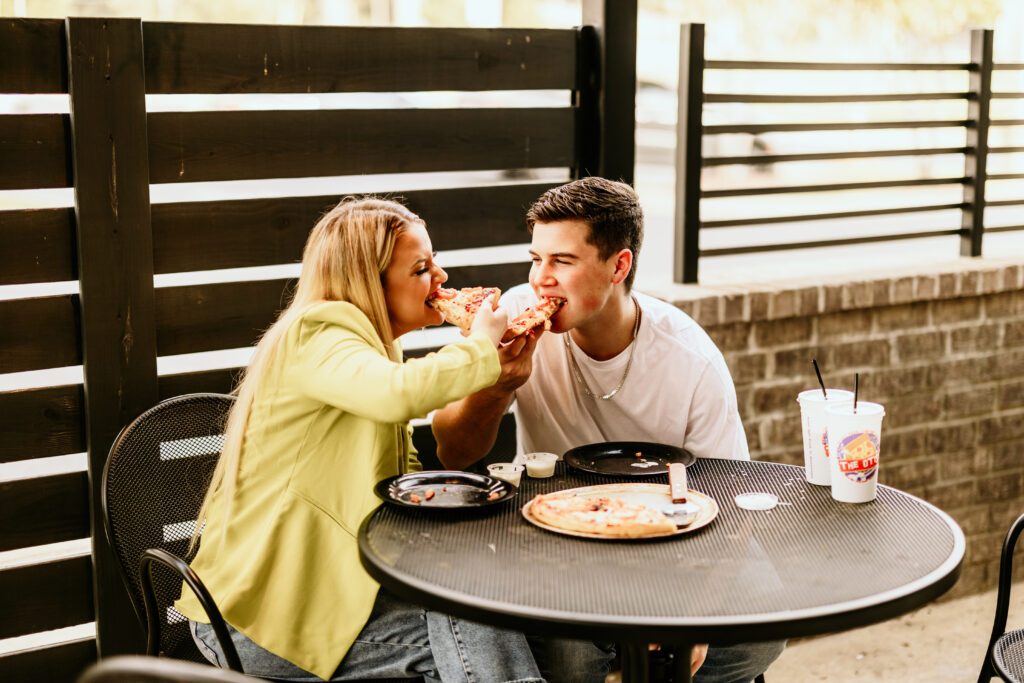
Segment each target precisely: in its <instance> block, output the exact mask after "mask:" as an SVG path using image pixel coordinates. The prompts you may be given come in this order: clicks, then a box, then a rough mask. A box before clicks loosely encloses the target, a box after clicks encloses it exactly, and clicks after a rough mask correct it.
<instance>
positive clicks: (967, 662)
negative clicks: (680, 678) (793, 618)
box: [605, 582, 1024, 683]
mask: <svg viewBox="0 0 1024 683" xmlns="http://www.w3.org/2000/svg"><path fill="white" fill-rule="evenodd" d="M995 609H996V591H995V590H991V591H988V592H986V593H980V594H978V595H971V596H968V597H964V598H957V599H955V600H946V601H944V602H939V603H934V604H931V605H928V606H926V607H922V608H921V609H919V610H916V611H914V612H910V613H909V614H905V615H904V616H902V617H898V618H896V619H891V620H889V621H885V622H882V623H880V624H874V625H872V626H865V627H864V628H858V629H854V630H852V631H843V632H842V633H835V634H832V635H828V636H818V637H813V638H803V639H800V640H796V641H793V642H791V643H790V645H789V646H788V647H787V648H786V651H785V652H783V653H782V656H781V657H779V659H778V660H777V661H776V662H775V663H774V664H773V665H772V666H771V668H769V669H768V671H767V672H765V683H818V682H819V681H827V682H828V683H853V682H858V681H872V682H875V683H974V681H977V680H978V672H979V671H980V670H981V662H982V660H983V659H984V657H985V647H986V646H987V645H988V639H989V636H990V635H991V633H992V619H993V618H994V617H995ZM1007 624H1008V628H1010V629H1015V628H1024V582H1021V583H1017V584H1014V586H1013V590H1012V591H1011V592H1010V614H1009V619H1008V620H1007ZM621 680H622V678H621V676H620V674H619V672H618V671H616V672H613V673H612V674H611V675H609V676H608V678H607V679H606V681H605V683H621ZM994 680H998V679H994Z"/></svg>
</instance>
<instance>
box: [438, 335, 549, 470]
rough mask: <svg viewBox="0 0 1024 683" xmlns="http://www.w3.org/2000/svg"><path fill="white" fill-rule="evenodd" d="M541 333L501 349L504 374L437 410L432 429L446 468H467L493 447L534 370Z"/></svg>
mask: <svg viewBox="0 0 1024 683" xmlns="http://www.w3.org/2000/svg"><path fill="white" fill-rule="evenodd" d="M540 334H541V333H530V334H526V335H523V336H522V337H520V338H519V339H516V340H514V341H512V342H511V343H509V344H508V345H507V346H503V347H501V348H500V349H498V360H499V362H500V363H501V376H500V377H498V381H497V382H495V383H494V385H492V386H490V387H487V388H486V389H481V390H480V391H478V392H476V393H475V394H470V395H469V396H467V397H465V398H463V399H461V400H459V401H453V402H452V403H449V404H448V405H446V406H445V407H444V408H442V409H440V410H438V411H437V412H435V413H434V419H433V421H432V423H431V429H432V430H433V432H434V439H436V440H437V458H438V460H440V461H441V464H442V465H444V466H445V467H446V468H448V469H454V470H461V469H465V468H466V467H469V466H470V465H472V464H473V463H475V462H476V461H478V460H480V459H481V458H482V457H484V456H485V455H487V453H488V452H489V451H490V450H491V448H493V447H494V442H495V440H496V439H497V438H498V427H499V426H500V424H501V418H502V416H503V415H504V414H505V411H506V410H508V407H509V405H510V404H511V403H512V398H513V397H514V396H515V391H516V389H518V388H519V387H521V386H522V385H523V384H525V383H526V380H528V379H529V378H530V373H531V372H532V371H533V352H534V349H536V348H537V339H539V338H540Z"/></svg>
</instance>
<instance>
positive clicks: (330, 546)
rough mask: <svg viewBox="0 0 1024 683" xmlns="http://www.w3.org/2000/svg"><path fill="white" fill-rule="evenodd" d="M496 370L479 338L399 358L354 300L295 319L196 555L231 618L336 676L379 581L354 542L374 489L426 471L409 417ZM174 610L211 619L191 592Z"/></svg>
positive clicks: (309, 666) (494, 358) (265, 642)
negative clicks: (232, 480) (228, 493)
mask: <svg viewBox="0 0 1024 683" xmlns="http://www.w3.org/2000/svg"><path fill="white" fill-rule="evenodd" d="M395 344H396V348H397V345H398V342H395ZM499 371H500V368H499V364H498V355H497V352H496V350H495V349H494V345H493V344H492V343H491V341H490V340H489V339H487V337H486V336H485V335H483V334H480V333H477V334H473V335H471V336H470V337H468V338H467V339H464V340H461V341H458V342H456V343H453V344H449V345H448V346H445V347H444V348H442V349H441V350H440V351H438V352H437V353H433V354H430V355H428V356H426V357H424V358H414V359H410V360H407V361H406V362H404V363H395V362H393V361H391V360H389V359H388V358H387V356H386V354H385V351H384V345H383V343H382V342H381V341H380V338H379V337H378V336H377V334H376V333H375V332H374V330H373V326H372V325H371V324H370V321H369V319H368V318H367V317H366V316H365V315H364V314H363V313H362V312H361V311H360V310H359V309H358V308H356V307H355V306H353V305H352V304H349V303H345V302H327V303H323V304H318V305H316V306H314V307H312V308H311V309H310V310H309V311H308V312H307V313H306V314H305V315H304V316H303V317H302V318H301V319H300V320H298V321H297V322H296V323H295V324H294V325H292V327H291V328H290V329H289V330H288V332H287V335H286V341H285V343H284V346H283V349H282V351H281V352H280V353H279V354H278V356H277V359H276V360H275V362H274V363H273V364H272V366H271V367H270V368H269V369H268V375H267V377H266V380H265V381H264V382H263V384H262V386H260V387H259V388H258V389H257V392H256V397H255V401H254V404H253V407H252V412H251V414H250V416H249V424H248V427H247V428H246V431H245V439H244V442H243V450H242V460H241V467H240V470H239V476H238V484H237V487H236V490H235V493H234V497H233V502H232V506H231V512H230V519H228V520H227V523H226V524H225V519H224V503H225V501H224V500H223V499H222V496H217V495H215V496H214V498H213V500H212V501H211V503H210V507H209V512H208V515H207V521H206V528H205V530H204V532H203V538H202V544H201V545H200V548H199V552H198V553H197V555H196V557H195V559H194V560H193V561H192V567H193V568H194V569H195V570H196V572H197V573H198V574H199V576H200V577H201V578H202V580H203V581H204V582H205V583H206V585H207V587H208V588H209V589H210V592H211V594H212V595H213V598H214V600H215V601H216V602H217V606H218V607H219V608H220V610H221V612H222V614H223V616H224V618H225V619H226V620H227V622H228V623H229V624H231V625H232V626H234V627H235V628H236V629H238V630H239V631H241V632H242V633H244V634H245V635H246V636H248V637H249V638H250V639H251V640H253V641H254V642H255V643H257V644H258V645H260V646H261V647H263V648H264V649H265V650H269V651H270V652H272V653H274V654H276V655H278V656H279V657H283V658H285V659H287V660H288V661H290V662H292V663H294V664H296V665H297V666H299V667H301V668H303V669H305V670H307V671H309V672H311V673H313V674H316V675H317V676H319V677H320V678H324V679H326V678H329V677H330V676H331V674H333V673H334V671H335V670H336V669H337V668H338V665H339V663H340V662H341V660H342V658H343V657H344V656H345V653H346V652H348V649H349V647H351V645H352V643H353V642H354V641H355V638H356V635H357V634H358V633H359V632H360V630H362V628H363V625H364V624H365V623H366V621H367V619H368V618H369V616H370V611H371V609H372V607H373V603H374V600H375V598H376V595H377V589H378V588H379V586H378V584H377V583H376V582H375V581H374V580H373V579H371V578H370V577H369V575H368V574H367V573H366V572H365V571H364V570H363V568H362V566H361V565H360V563H359V556H358V548H357V544H356V532H357V530H358V529H359V525H360V523H361V522H362V520H363V519H364V518H365V517H366V516H367V515H368V514H370V513H371V512H372V511H373V510H374V509H376V507H377V506H378V505H379V503H380V501H379V500H378V499H377V497H376V496H375V495H374V493H373V487H374V485H375V484H376V483H377V482H378V481H380V480H381V479H384V478H386V477H390V476H393V475H396V474H401V473H405V472H409V471H416V470H420V469H422V466H421V465H420V463H419V461H418V460H417V459H416V455H415V450H414V449H413V447H412V442H411V439H410V437H411V433H412V430H411V427H410V425H409V420H411V419H412V418H414V417H424V416H426V414H427V413H428V412H429V411H431V410H434V409H437V408H441V407H442V406H444V405H446V404H447V403H449V402H451V401H453V400H456V399H459V398H461V397H463V396H465V395H467V394H470V393H472V392H474V391H477V390H479V389H482V388H483V387H486V386H489V385H491V384H493V383H494V382H495V381H496V380H497V378H498V374H499ZM175 606H176V607H177V609H178V610H179V611H180V612H181V613H182V614H184V615H185V616H187V617H188V618H190V619H192V620H193V621H202V622H206V621H207V618H206V616H205V615H204V613H203V610H202V608H201V607H200V606H199V602H198V601H197V600H196V599H195V597H194V596H193V595H192V593H191V591H189V590H183V597H182V598H181V599H180V600H178V602H177V603H176V605H175Z"/></svg>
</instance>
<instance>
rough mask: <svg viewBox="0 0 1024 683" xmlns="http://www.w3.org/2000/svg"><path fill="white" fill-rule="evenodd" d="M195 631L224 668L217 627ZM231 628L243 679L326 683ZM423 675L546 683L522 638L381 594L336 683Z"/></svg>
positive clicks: (452, 682) (468, 682) (454, 680)
mask: <svg viewBox="0 0 1024 683" xmlns="http://www.w3.org/2000/svg"><path fill="white" fill-rule="evenodd" d="M190 626H191V628H192V637H193V639H194V640H195V641H196V645H197V646H198V647H199V650H200V651H201V652H202V653H203V656H205V657H206V658H207V659H208V660H210V661H211V662H212V663H214V664H216V665H218V666H224V655H223V653H222V652H221V649H220V647H219V646H218V644H217V638H216V636H215V635H214V633H213V627H212V626H210V625H209V624H203V623H199V622H190ZM228 629H229V630H230V631H231V640H232V642H234V644H235V649H237V650H238V657H239V659H241V660H242V668H243V669H245V673H247V674H249V675H252V676H258V677H260V678H270V679H275V680H284V681H294V682H296V683H299V682H302V683H305V682H307V681H308V682H309V683H315V682H317V681H320V680H321V679H319V678H317V677H316V676H314V675H313V674H311V673H309V672H308V671H304V670H303V669H300V668H299V667H297V666H295V665H294V664H292V663H291V662H289V661H287V660H286V659H282V658H281V657H278V656H277V655H274V654H271V653H270V652H267V651H266V650H264V649H263V648H261V647H260V646H259V645H257V644H256V643H254V642H253V641H252V640H250V639H249V638H247V637H246V636H244V635H242V634H241V633H239V632H238V631H236V630H235V629H234V628H231V626H230V625H229V626H228ZM419 676H422V677H423V678H425V679H426V680H428V681H441V682H442V683H509V682H516V683H544V679H543V678H541V676H540V671H539V670H538V669H537V665H536V663H535V662H534V659H533V656H532V655H531V654H530V649H529V646H528V645H527V643H526V638H525V636H523V634H521V633H518V632H516V631H507V630H504V629H500V628H495V627H492V626H484V625H483V624H477V623H474V622H471V621H464V620H462V619H455V618H453V617H449V616H448V615H446V614H440V613H438V612H431V611H428V610H424V609H422V608H419V607H416V606H414V605H410V604H408V603H404V602H401V601H400V600H398V599H397V598H395V597H393V596H391V595H389V594H387V593H385V592H384V591H383V590H381V591H379V592H378V593H377V601H376V602H375V603H374V606H373V613H372V614H371V615H370V619H369V620H368V621H367V622H366V625H365V626H364V627H363V630H362V631H361V632H360V633H359V636H358V637H357V638H356V642H355V643H354V644H353V645H352V647H351V648H349V651H348V653H347V654H346V655H345V658H344V659H342V661H341V664H340V665H339V666H338V670H337V671H335V672H334V675H333V676H332V677H331V679H330V680H332V681H347V680H352V679H360V678H415V677H419Z"/></svg>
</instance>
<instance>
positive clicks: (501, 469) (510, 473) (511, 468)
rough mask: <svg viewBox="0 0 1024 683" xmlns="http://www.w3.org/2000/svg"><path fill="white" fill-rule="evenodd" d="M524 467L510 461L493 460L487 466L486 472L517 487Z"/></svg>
mask: <svg viewBox="0 0 1024 683" xmlns="http://www.w3.org/2000/svg"><path fill="white" fill-rule="evenodd" d="M524 469H525V468H524V467H523V466H522V465H513V464H512V463H510V462H493V463H491V464H490V465H488V466H487V473H488V474H490V475H491V476H492V477H494V478H495V479H501V480H502V481H507V482H508V483H510V484H512V485H513V486H516V487H518V486H519V482H520V481H521V480H522V478H523V470H524Z"/></svg>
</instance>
